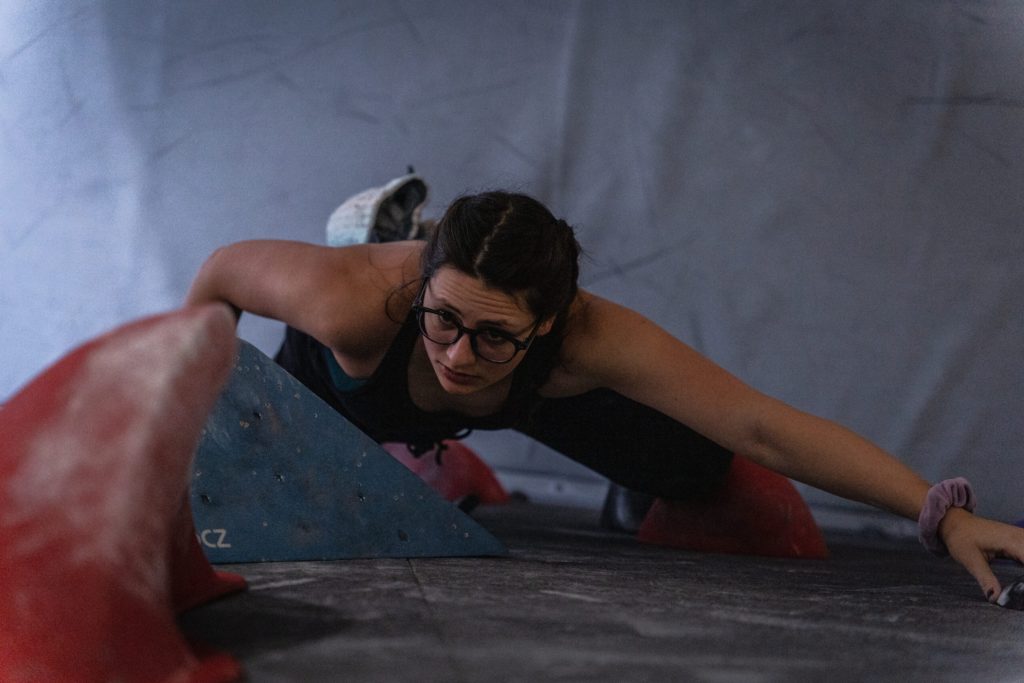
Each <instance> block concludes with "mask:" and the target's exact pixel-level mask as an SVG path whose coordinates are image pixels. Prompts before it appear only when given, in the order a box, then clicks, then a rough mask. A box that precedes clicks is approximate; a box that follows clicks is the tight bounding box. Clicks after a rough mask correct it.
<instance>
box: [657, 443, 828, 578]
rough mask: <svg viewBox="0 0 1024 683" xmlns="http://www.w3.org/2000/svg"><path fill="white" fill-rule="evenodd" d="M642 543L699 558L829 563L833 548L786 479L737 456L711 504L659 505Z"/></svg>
mask: <svg viewBox="0 0 1024 683" xmlns="http://www.w3.org/2000/svg"><path fill="white" fill-rule="evenodd" d="M637 538H638V539H639V540H641V541H643V542H645V543H653V544H655V545H664V546H669V547H673V548H682V549H685V550H695V551H698V552H710V553H729V554H735V555H762V556H767V557H803V558H815V559H824V558H826V557H828V547H827V546H826V545H825V539H824V538H823V537H822V535H821V530H820V529H819V528H818V525H817V523H816V522H815V521H814V517H813V516H812V515H811V511H810V509H809V508H808V507H807V504H806V503H805V502H804V500H803V498H801V497H800V493H799V492H798V491H797V490H796V487H794V486H793V484H792V483H791V482H790V481H789V479H787V478H786V477H784V476H782V475H781V474H778V473H776V472H773V471H772V470H769V469H766V468H764V467H761V466H760V465H758V464H756V463H754V462H752V461H751V460H748V459H747V458H743V457H740V456H736V457H735V458H733V464H732V467H731V468H730V470H729V474H728V476H727V477H726V481H725V485H724V486H723V487H722V489H720V490H719V491H718V492H717V493H715V494H714V495H712V496H711V497H709V498H706V499H702V500H691V501H682V502H680V501H667V500H663V499H658V500H656V501H655V502H654V505H653V506H652V507H651V509H650V511H649V512H648V513H647V516H646V517H645V518H644V521H643V523H642V524H641V526H640V530H639V531H638V533H637Z"/></svg>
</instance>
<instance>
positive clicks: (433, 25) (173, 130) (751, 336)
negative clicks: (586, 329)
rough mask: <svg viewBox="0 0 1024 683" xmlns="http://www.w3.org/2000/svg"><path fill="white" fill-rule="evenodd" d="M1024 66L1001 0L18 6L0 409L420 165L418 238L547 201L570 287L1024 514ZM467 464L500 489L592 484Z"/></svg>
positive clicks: (579, 474) (1002, 511)
mask: <svg viewBox="0 0 1024 683" xmlns="http://www.w3.org/2000/svg"><path fill="white" fill-rule="evenodd" d="M1022 57H1024V4H1022V3H1021V2H1016V1H1009V0H993V1H991V2H982V1H977V2H969V1H963V2H956V1H950V2H921V1H910V0H904V1H874V2H871V1H868V2H839V1H835V0H827V1H825V0H813V1H807V2H735V1H727V2H678V1H675V0H668V1H665V2H655V1H649V2H624V1H623V2H613V1H600V0H592V1H589V2H568V1H566V2H547V1H544V2H513V3H509V2H490V1H489V2H479V1H470V0H466V1H462V2H455V1H450V2H425V1H423V2H414V1H409V0H394V1H392V2H301V3H292V2H284V1H281V2H260V3H255V2H240V1H222V2H206V1H202V2H199V1H195V2H148V3H137V2H129V1H127V0H125V1H123V2H115V1H104V0H99V1H96V2H58V1H54V0H38V1H33V2H29V1H18V0H3V2H0V231H2V232H0V250H2V251H0V312H2V315H0V343H2V349H3V355H4V362H3V363H2V364H0V400H3V397H5V396H9V395H10V394H11V393H13V392H14V391H15V390H16V388H17V387H18V386H19V385H20V384H22V383H23V382H25V381H26V380H27V379H29V378H30V377H31V376H32V375H33V374H35V373H36V372H38V371H39V370H40V369H42V368H43V367H44V366H45V365H46V364H48V363H49V362H51V361H53V360H54V359H55V358H57V357H58V356H59V355H61V354H62V353H64V352H66V351H67V350H68V349H69V348H71V347H72V346H73V345H75V344H77V343H78V342H80V341H82V340H84V339H86V338H88V337H90V336H93V335H95V334H97V333H100V332H102V331H105V330H107V329H109V328H110V327H112V326H114V325H116V324H118V323H121V322H124V321H127V320H129V319H132V318H134V317H137V316H140V315H143V314H148V313H152V312H157V311H162V310H167V309H169V308H172V307H175V306H177V305H178V304H179V302H180V301H181V298H182V296H183V295H184V293H185V291H186V288H187V286H188V283H189V281H190V279H191V277H192V275H193V274H194V273H195V271H196V269H197V268H198V267H199V265H200V264H201V263H202V261H203V259H204V258H205V256H206V255H207V254H208V253H209V252H211V251H212V250H213V249H214V248H216V247H217V246H219V245H221V244H224V243H227V242H231V241H235V240H239V239H244V238H251V237H287V238H294V239H300V240H308V241H316V242H320V241H322V240H323V228H324V223H325V221H326V219H327V217H328V215H329V214H330V212H331V210H332V209H333V208H334V206H335V205H336V204H338V203H339V202H340V201H342V200H343V199H344V198H345V197H347V196H349V195H350V194H353V193H355V192H358V191H360V190H362V189H364V188H365V187H367V186H370V185H377V184H381V183H383V182H384V181H386V180H387V179H389V178H390V177H392V176H394V175H399V174H401V173H402V172H404V170H405V168H406V165H408V164H413V165H415V167H416V169H417V171H419V172H421V173H422V174H423V175H424V176H425V177H426V179H427V181H428V182H429V183H430V184H431V191H432V200H431V204H430V205H429V207H428V208H427V211H426V213H427V215H436V214H438V213H439V212H440V211H441V209H442V208H443V206H444V205H445V204H446V203H447V202H448V201H449V200H450V199H452V198H453V197H454V196H456V195H457V194H459V193H461V192H464V191H467V190H479V189H486V188H492V187H507V188H513V189H517V190H521V191H526V192H529V193H532V194H535V195H536V196H538V197H539V198H541V199H543V200H544V201H546V202H548V203H549V204H550V205H551V206H552V208H553V209H554V210H555V211H556V212H557V213H558V214H560V215H563V216H564V217H566V218H567V219H568V220H569V221H570V222H571V223H573V224H575V225H576V226H578V231H579V235H580V238H581V240H582V241H583V243H584V245H585V247H586V248H587V250H588V253H589V257H588V260H587V262H586V264H585V268H584V277H583V279H584V284H585V286H586V287H588V288H590V289H592V290H593V291H596V292H598V293H600V294H602V295H606V296H609V297H613V298H615V299H617V300H619V301H621V302H623V303H625V304H627V305H630V306H633V307H635V308H637V309H639V310H640V311H642V312H643V313H645V314H647V315H648V316H650V317H652V318H654V319H655V320H656V321H658V322H659V323H660V324H662V325H663V326H665V327H666V328H667V329H669V330H670V331H671V332H673V333H675V334H676V335H678V336H679V337H681V338H682V339H684V340H686V341H687V342H689V343H691V344H693V345H694V346H696V347H697V348H698V349H699V350H701V351H703V352H704V353H706V354H707V355H709V356H710V357H712V358H713V359H715V360H716V361H718V362H719V363H721V364H722V365H724V366H725V367H726V368H728V369H729V370H731V371H733V372H735V373H736V374H738V375H739V376H741V377H742V378H743V379H745V380H746V381H747V382H749V383H750V384H752V385H754V386H756V387H758V388H759V389H762V390H764V391H766V392H768V393H771V394H773V395H776V396H778V397H780V398H782V399H784V400H787V401H789V402H791V403H793V404H795V405H796V406H798V407H800V408H803V409H806V410H810V411H812V412H815V413H818V414H820V415H823V416H826V417H829V418H833V419H836V420H839V421H840V422H842V423H844V424H846V425H848V426H850V427H852V428H854V429H856V430H858V431H860V432H861V433H863V434H865V435H866V436H868V437H869V438H872V439H874V440H875V441H877V442H879V443H880V444H881V445H882V446H884V447H886V448H888V449H889V450H891V451H892V452H893V453H895V454H896V455H898V457H900V458H902V459H903V460H904V461H906V462H907V463H909V464H910V465H912V466H914V467H915V468H917V469H918V470H919V471H921V472H922V473H923V474H924V475H925V476H926V477H928V478H931V479H937V478H942V477H946V476H951V475H958V474H962V475H966V476H968V477H970V478H971V479H973V480H974V481H975V484H976V487H977V488H978V489H979V492H980V495H981V500H982V510H983V511H984V512H986V513H988V514H992V515H996V516H998V517H1002V518H1005V519H1018V518H1021V517H1024V504H1022V500H1021V484H1020V482H1021V477H1020V475H1021V472H1022V465H1021V448H1020V444H1021V443H1022V441H1024V438H1022V437H1024V427H1022V420H1021V417H1020V410H1019V406H1018V402H1017V401H1018V399H1019V398H1020V395H1021V388H1022V386H1024V355H1022V353H1021V350H1022V337H1024V335H1022V332H1024V313H1022V307H1021V303H1020V299H1019V292H1021V291H1022V290H1024V258H1022V256H1024V237H1022V231H1021V225H1020V224H1021V217H1022V216H1024V212H1022V209H1024V199H1022V193H1021V191H1020V186H1021V182H1022V180H1024V154H1022V150H1024V125H1022V124H1024V69H1022V66H1024V60H1022ZM242 333H243V335H244V336H247V337H249V338H250V339H252V340H254V341H256V342H257V343H258V344H259V345H260V346H261V347H263V348H264V349H265V350H268V351H272V350H273V348H274V347H275V345H276V337H277V335H278V334H279V331H278V328H277V327H276V326H274V325H268V324H259V323H256V322H253V321H247V322H245V323H244V325H243V327H242ZM623 342H624V343H628V339H627V340H623ZM474 443H476V444H477V446H478V448H480V450H481V451H483V453H484V455H485V457H487V458H488V459H490V460H491V461H492V462H494V463H495V464H496V465H497V466H498V467H499V468H500V469H501V471H502V472H503V475H505V476H508V477H510V479H509V481H515V482H518V483H519V484H522V485H524V486H526V485H527V484H526V483H524V482H528V481H532V482H533V483H532V485H533V486H534V487H539V488H538V489H537V490H538V491H540V490H546V491H548V492H551V493H553V494H557V493H559V492H561V493H565V494H566V495H570V496H571V495H576V494H579V496H581V497H580V500H586V501H589V502H593V500H594V497H595V495H596V493H595V492H596V491H598V490H599V488H600V487H595V486H594V479H593V478H592V477H589V475H587V474H586V473H585V472H583V471H582V470H581V468H578V467H575V466H572V465H571V464H568V463H566V462H565V461H563V460H562V459H560V458H559V457H557V456H554V455H552V454H550V453H548V452H546V451H544V450H543V449H539V448H537V447H534V446H532V445H531V444H529V443H527V442H526V441H525V440H521V439H515V438H509V437H508V436H507V435H502V434H493V435H484V436H483V437H481V438H480V439H479V440H477V441H476V442H474ZM516 477H519V479H516ZM588 486H589V488H588ZM574 487H575V488H574ZM573 491H575V492H576V494H573ZM807 493H808V496H809V497H810V499H811V501H812V502H813V503H814V505H815V507H816V510H817V511H818V512H820V513H821V514H822V515H827V514H828V513H829V511H832V512H839V513H846V512H859V510H860V509H859V507H857V506H851V505H849V504H847V503H845V502H842V501H837V500H836V499H834V498H832V497H830V496H826V495H824V494H821V493H819V492H813V491H808V492H807ZM863 519H865V520H868V519H871V518H870V516H865V517H863ZM865 523H877V522H865Z"/></svg>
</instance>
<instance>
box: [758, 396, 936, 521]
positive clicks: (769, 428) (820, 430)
mask: <svg viewBox="0 0 1024 683" xmlns="http://www.w3.org/2000/svg"><path fill="white" fill-rule="evenodd" d="M769 400H771V399H769ZM765 412H766V414H765V415H764V416H763V417H762V418H760V419H759V420H758V426H757V428H756V433H757V435H758V436H757V438H756V439H755V445H754V446H753V451H754V452H752V453H750V456H751V457H752V458H754V459H755V460H759V461H760V462H761V463H762V464H764V465H766V466H768V467H771V468H772V469H775V470H777V471H779V472H781V473H783V474H785V475H786V476H788V477H791V478H793V479H796V480H798V481H801V482H804V483H806V484H809V485H811V486H814V487H816V488H820V489H822V490H825V491H828V492H829V493H833V494H836V495H838V496H842V497H844V498H849V499H851V500H856V501H860V502H863V503H867V504H870V505H874V506H876V507H879V508H882V509H885V510H888V511H890V512H893V513H895V514H898V515H901V516H903V517H907V518H908V519H914V520H916V519H917V516H918V514H919V513H920V511H921V507H922V505H923V504H924V500H925V496H926V495H927V493H928V488H929V485H928V483H927V482H926V481H925V480H924V479H922V478H921V477H920V476H919V475H918V474H917V473H915V472H914V471H913V470H911V469H910V468H909V467H907V466H906V465H904V464H903V463H901V462H900V461H899V460H897V459H896V458H894V457H893V456H891V455H889V454H888V453H886V452H885V451H884V450H882V449H881V448H879V447H878V446H876V445H875V444H873V443H871V442H870V441H868V440H867V439H865V438H863V437H861V436H859V435H857V434H855V433H854V432H852V431H850V430H849V429H846V428H845V427H842V426H840V425H838V424H836V423H834V422H831V421H829V420H825V419H823V418H819V417H815V416H813V415H809V414H807V413H803V412H800V411H798V410H795V409H793V408H791V407H789V406H785V405H784V404H781V403H778V402H774V401H773V405H772V407H771V408H769V409H768V410H767V411H765Z"/></svg>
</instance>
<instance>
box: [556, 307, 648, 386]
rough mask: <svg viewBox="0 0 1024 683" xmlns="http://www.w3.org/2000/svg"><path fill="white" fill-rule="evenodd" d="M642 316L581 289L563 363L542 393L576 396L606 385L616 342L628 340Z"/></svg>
mask: <svg viewBox="0 0 1024 683" xmlns="http://www.w3.org/2000/svg"><path fill="white" fill-rule="evenodd" d="M638 319H641V318H640V316H639V315H638V314H636V313H635V312H633V311H631V310H630V309H628V308H625V307H624V306H620V305H619V304H616V303H614V302H612V301H609V300H608V299H605V298H603V297H600V296H597V295H596V294H591V293H590V292H586V291H583V290H580V292H579V294H578V295H577V297H576V300H575V301H574V302H573V305H572V308H571V309H570V313H569V317H568V320H567V322H566V326H565V330H564V333H563V338H562V345H561V350H560V354H559V363H558V364H557V365H556V367H555V369H554V370H553V371H552V373H551V376H550V378H549V381H548V382H547V383H546V384H545V385H544V388H543V390H542V392H541V393H542V394H544V395H545V396H549V397H556V396H572V395H576V394H581V393H584V392H586V391H590V390H591V389H596V388H598V387H602V386H606V385H607V377H606V374H607V372H606V370H607V368H606V366H607V364H608V363H609V361H610V359H611V357H612V353H611V352H612V351H613V350H614V345H616V344H617V343H620V342H622V343H625V341H626V340H628V338H629V329H630V328H631V327H632V326H634V325H636V324H637V321H638ZM617 331H618V332H617ZM619 333H621V334H619ZM617 337H618V340H617Z"/></svg>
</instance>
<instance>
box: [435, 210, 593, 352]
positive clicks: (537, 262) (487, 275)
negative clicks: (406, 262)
mask: <svg viewBox="0 0 1024 683" xmlns="http://www.w3.org/2000/svg"><path fill="white" fill-rule="evenodd" d="M579 257H580V245H579V242H577V241H576V236H575V234H574V232H573V229H572V228H571V227H570V226H569V225H568V224H567V223H566V222H565V221H563V220H560V219H558V218H555V216H554V215H552V213H551V212H550V211H549V210H548V209H547V207H545V206H544V205H543V204H541V203H540V202H539V201H537V200H536V199H533V198H532V197H529V196H527V195H524V194H516V193H510V192H484V193H481V194H474V195H466V196H463V197H459V198H458V199H456V200H455V201H454V202H452V204H451V205H450V206H449V207H448V210H447V211H445V214H444V216H442V217H441V220H440V221H439V222H438V224H437V228H436V229H435V230H434V233H433V235H431V238H430V241H429V243H428V244H427V248H426V249H424V251H423V262H422V275H423V277H424V278H430V277H432V276H433V275H434V273H436V272H437V271H438V269H439V268H441V267H443V266H451V267H453V268H455V269H457V270H459V271H461V272H463V273H465V274H467V275H472V276H473V277H477V278H479V279H480V280H481V281H482V282H483V283H484V284H486V285H487V286H488V287H493V288H495V289H499V290H501V291H503V292H505V293H506V294H509V295H511V296H518V295H521V296H522V297H523V298H524V299H525V301H526V305H527V306H529V308H530V311H531V312H532V313H533V314H534V315H535V316H537V319H538V320H546V319H548V318H551V317H554V318H555V323H554V326H553V328H552V332H553V333H555V334H556V335H559V336H560V335H561V333H562V330H563V329H564V326H565V321H566V317H567V316H568V313H569V308H570V306H571V304H572V302H573V300H574V299H575V297H576V293H577V289H578V285H577V280H578V279H579Z"/></svg>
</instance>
